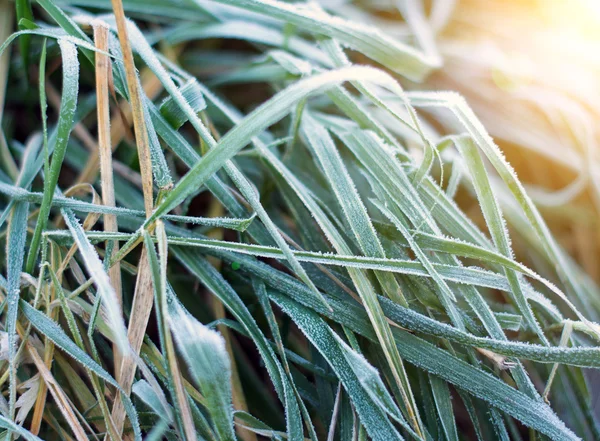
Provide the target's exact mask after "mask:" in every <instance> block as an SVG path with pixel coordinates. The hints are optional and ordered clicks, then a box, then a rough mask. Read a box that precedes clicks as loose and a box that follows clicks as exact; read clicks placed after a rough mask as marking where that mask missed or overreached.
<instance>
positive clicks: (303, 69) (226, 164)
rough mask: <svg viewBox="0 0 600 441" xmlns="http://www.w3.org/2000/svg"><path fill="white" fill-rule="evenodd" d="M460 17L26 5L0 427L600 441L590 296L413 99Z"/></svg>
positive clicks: (519, 192)
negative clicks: (443, 32)
mask: <svg viewBox="0 0 600 441" xmlns="http://www.w3.org/2000/svg"><path fill="white" fill-rule="evenodd" d="M444 3H445V2H443V1H440V2H434V7H433V9H432V10H431V11H429V14H430V17H429V19H427V17H426V16H425V8H424V7H423V5H421V4H420V3H419V2H399V3H398V5H395V6H394V8H393V9H391V10H389V8H387V7H384V5H363V4H356V5H352V4H346V3H341V4H339V5H334V4H330V3H327V2H324V3H323V4H317V3H309V4H291V3H284V2H279V1H273V0H219V1H217V2H209V1H202V0H195V1H191V2H183V3H172V2H161V1H160V0H157V1H153V2H150V3H148V2H145V1H144V2H142V1H139V0H132V1H127V2H125V4H124V5H122V4H121V2H120V0H115V1H113V2H112V4H109V3H108V2H106V1H104V0H85V1H81V0H64V1H63V0H61V1H60V2H58V3H54V2H53V1H51V0H38V1H37V3H35V4H33V5H29V4H28V2H26V1H25V0H18V1H17V4H16V6H17V8H16V14H15V15H16V21H17V24H18V27H19V29H20V30H19V31H18V32H16V33H14V34H12V36H10V37H8V39H7V40H6V41H5V43H4V44H3V45H2V47H1V48H0V51H2V52H3V53H4V54H8V53H9V51H10V54H11V56H10V57H6V56H5V57H4V58H0V60H4V61H3V63H4V64H3V65H2V66H3V67H7V66H8V67H10V70H9V75H8V80H7V84H8V86H9V87H8V92H7V100H6V105H5V106H4V111H3V123H4V124H3V136H2V139H1V141H2V143H1V145H0V147H1V152H0V153H1V156H2V158H3V161H2V172H1V173H0V181H1V182H0V194H1V195H2V201H3V204H4V208H3V211H2V214H1V215H0V228H2V230H0V231H2V237H1V239H2V241H4V243H5V248H3V249H5V250H6V253H5V256H4V258H3V259H2V265H3V268H4V269H5V274H6V276H5V277H2V278H0V291H1V295H2V300H3V303H2V316H3V322H2V324H3V328H4V330H3V332H4V333H3V334H2V339H3V340H2V347H3V348H5V349H6V350H5V351H4V352H3V354H4V357H3V359H2V361H0V375H1V376H0V378H1V380H0V381H1V384H2V387H3V392H5V393H3V394H2V396H0V427H2V428H3V429H4V434H3V436H5V437H6V438H7V439H10V438H11V437H12V438H17V437H19V436H21V437H23V438H24V439H40V438H41V439H48V440H52V439H77V440H84V439H100V438H105V439H110V440H118V439H123V438H125V439H136V440H137V439H142V438H144V439H148V440H157V439H182V440H192V439H205V440H215V441H216V440H234V439H242V440H244V441H253V440H258V439H289V440H294V441H296V440H297V441H300V440H304V439H311V440H321V439H322V440H328V441H329V440H343V441H346V440H363V439H373V440H377V441H388V440H396V439H397V440H401V439H416V440H433V439H446V440H449V441H454V440H459V439H486V440H491V439H501V440H504V439H556V440H576V439H594V438H599V437H600V433H599V428H598V424H597V421H596V416H595V415H594V410H593V408H592V403H591V397H592V391H591V390H590V385H589V384H588V379H587V377H586V372H587V370H590V369H598V368H600V349H598V346H597V345H598V339H599V338H600V327H599V326H598V325H597V321H598V316H599V315H600V307H599V299H600V296H598V294H599V290H598V287H597V286H596V285H595V283H594V282H593V281H592V280H591V279H590V278H589V277H586V275H585V273H584V272H583V271H582V270H581V269H580V268H579V267H578V266H577V264H576V263H575V261H574V260H573V259H572V258H571V257H570V256H569V255H568V254H567V253H566V252H565V250H564V249H563V248H562V247H561V246H560V245H559V242H558V241H557V240H556V238H555V236H554V234H553V233H552V232H551V230H550V229H549V228H548V226H547V225H546V223H545V221H544V218H543V216H542V215H541V214H540V212H539V210H538V208H537V206H536V204H535V203H534V201H533V200H532V199H531V197H530V196H529V195H528V192H527V191H526V190H525V187H524V186H523V184H522V183H521V181H520V180H519V179H518V177H517V175H516V174H515V172H514V170H513V169H512V168H511V166H510V165H509V164H508V162H507V160H506V159H505V157H504V156H503V154H502V152H501V150H500V148H499V147H498V146H497V145H496V144H495V143H494V141H493V139H492V138H491V137H490V136H489V135H488V132H487V131H486V129H485V127H484V125H483V124H482V123H481V122H480V120H479V119H478V118H477V116H476V113H474V112H473V111H472V109H471V108H470V107H469V105H468V104H467V102H466V101H465V100H464V99H463V98H462V97H461V96H460V95H459V94H457V93H456V92H452V91H450V92H447V91H443V92H440V91H427V90H428V89H427V83H425V86H423V85H421V86H416V83H419V82H423V81H425V80H426V79H427V77H428V75H430V74H431V73H432V72H433V71H436V70H441V72H444V67H443V60H444V52H443V51H440V50H439V49H438V47H437V44H436V38H435V34H436V32H437V28H436V26H437V27H440V26H442V24H443V23H444V22H445V20H446V17H447V13H449V12H451V11H450V9H446V8H445V7H444ZM123 6H124V10H123ZM386 8H387V9H386ZM382 12H385V13H388V14H389V15H391V16H393V17H395V18H396V19H397V21H396V22H395V24H394V25H393V26H396V27H397V28H396V29H397V30H399V31H398V32H394V34H393V36H392V34H388V33H386V32H385V31H386V26H387V25H390V22H389V21H387V22H384V21H382V19H381V15H382V14H381V13H382ZM113 13H114V14H113ZM338 14H340V15H345V16H347V17H348V19H341V18H339V17H337V16H336V15H338ZM125 15H127V17H128V19H126V17H125ZM396 34H397V35H396ZM16 42H18V43H19V44H18V45H14V44H13V43H16ZM13 45H14V46H18V47H13ZM1 72H2V70H0V73H1ZM58 87H60V89H61V92H57V90H56V89H57V88H58ZM405 88H406V90H408V91H405ZM423 109H426V111H427V112H428V113H424V110H423ZM431 109H437V110H442V111H443V112H444V116H440V115H438V113H437V111H436V112H430V110H431ZM448 121H452V122H451V123H448ZM441 127H451V128H453V129H452V130H446V129H441ZM448 176H449V177H448ZM457 194H458V195H459V196H460V200H459V201H458V202H460V203H461V205H463V206H471V202H472V201H475V202H476V203H477V204H478V207H477V211H478V213H477V214H473V213H469V214H467V213H466V212H465V211H463V210H461V208H460V206H459V204H458V203H457V200H455V199H457V198H455V196H456V195H457ZM473 218H481V219H483V222H481V223H480V224H479V225H478V224H476V223H475V222H474V221H473ZM505 219H508V220H509V224H508V225H507V223H506V220H505ZM509 227H510V231H509ZM515 236H516V237H519V238H521V237H524V238H526V239H527V241H528V243H529V244H530V250H529V256H528V257H529V259H528V261H527V262H528V265H525V264H523V263H521V260H520V259H518V258H516V257H515V255H514V253H513V247H512V244H511V237H515ZM38 437H40V438H38Z"/></svg>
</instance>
